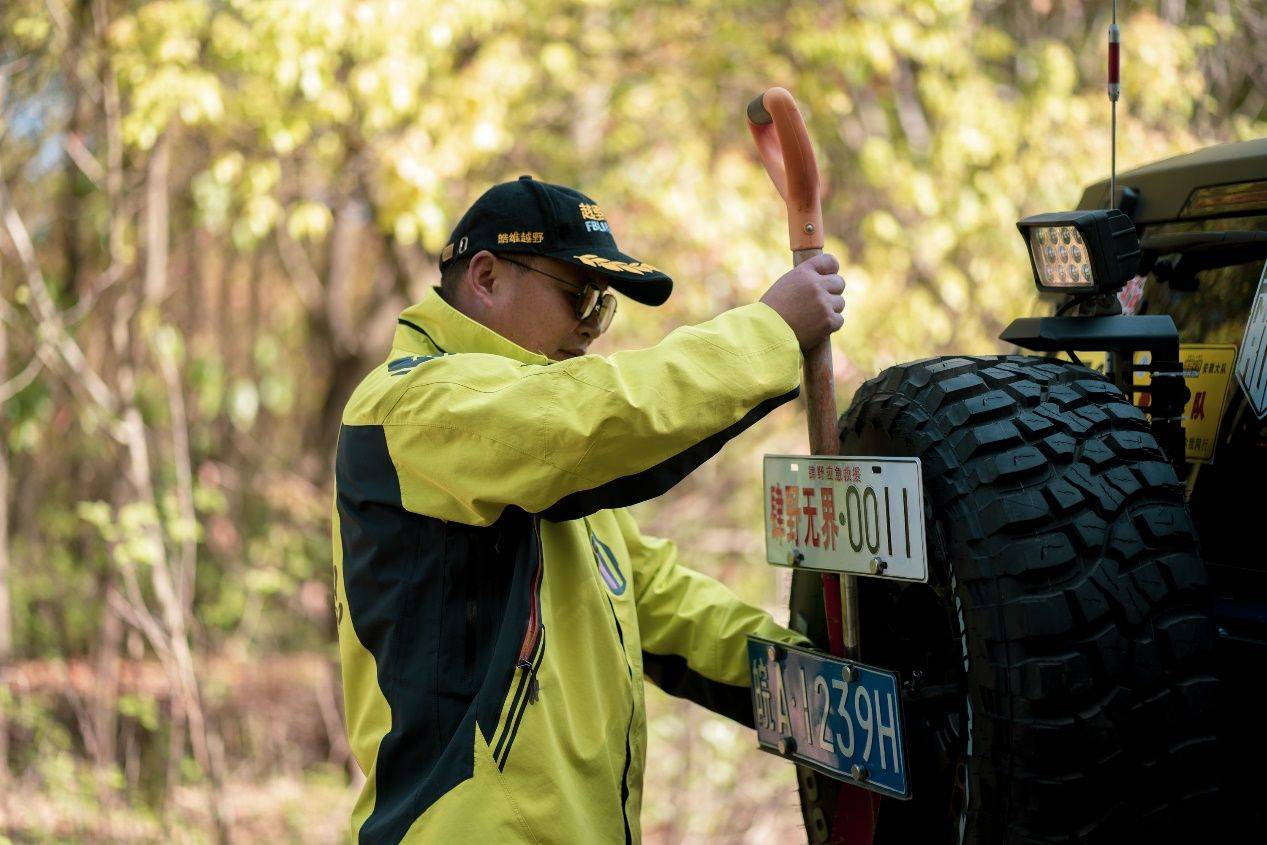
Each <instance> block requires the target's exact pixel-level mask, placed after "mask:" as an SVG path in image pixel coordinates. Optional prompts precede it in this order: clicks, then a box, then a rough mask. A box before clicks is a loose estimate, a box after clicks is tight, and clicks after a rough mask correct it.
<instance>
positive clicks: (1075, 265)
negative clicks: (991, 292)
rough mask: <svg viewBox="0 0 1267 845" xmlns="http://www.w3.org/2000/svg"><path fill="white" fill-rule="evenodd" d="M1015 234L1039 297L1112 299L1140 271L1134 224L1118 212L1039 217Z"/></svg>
mask: <svg viewBox="0 0 1267 845" xmlns="http://www.w3.org/2000/svg"><path fill="white" fill-rule="evenodd" d="M1016 228H1018V229H1020V231H1021V237H1023V238H1024V239H1025V246H1026V248H1027V249H1028V250H1029V264H1030V268H1031V269H1032V270H1033V271H1034V282H1035V283H1036V284H1037V285H1038V289H1039V290H1041V291H1050V292H1053V293H1096V292H1099V293H1112V292H1114V291H1117V290H1121V288H1122V286H1123V285H1125V284H1126V282H1127V281H1128V280H1129V279H1131V278H1132V277H1133V276H1134V275H1135V273H1136V271H1137V270H1138V269H1139V235H1138V234H1137V233H1136V232H1135V224H1133V223H1132V222H1131V218H1129V217H1127V216H1126V215H1125V214H1123V213H1122V212H1120V211H1118V210H1117V209H1116V208H1102V209H1097V210H1095V211H1056V212H1051V213H1048V214H1035V215H1033V216H1032V217H1026V218H1025V219H1024V220H1020V221H1017V224H1016Z"/></svg>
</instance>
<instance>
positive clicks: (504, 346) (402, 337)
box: [392, 287, 550, 364]
mask: <svg viewBox="0 0 1267 845" xmlns="http://www.w3.org/2000/svg"><path fill="white" fill-rule="evenodd" d="M392 349H399V350H401V351H404V352H412V353H415V354H428V353H433V352H486V353H489V354H492V355H501V356H502V357H503V358H513V359H514V360H516V361H519V362H520V363H523V364H549V363H550V359H549V358H547V357H546V356H544V355H540V354H538V353H536V352H530V351H528V350H527V349H524V348H523V347H522V346H520V345H519V344H517V343H515V342H513V341H510V340H507V339H506V338H504V337H502V336H501V335H499V334H498V333H497V332H495V331H493V330H492V329H490V328H489V327H488V326H486V325H484V324H483V323H480V322H478V321H476V320H472V319H471V318H470V317H468V316H466V315H465V314H463V313H462V312H461V311H459V310H457V309H456V308H454V307H453V306H452V305H450V304H449V303H447V302H445V301H444V297H442V296H440V288H438V287H432V288H431V289H430V290H428V291H427V292H426V294H425V295H424V296H423V297H422V301H420V302H417V303H415V304H413V305H410V306H409V307H408V308H406V309H405V310H404V311H402V312H400V319H399V322H398V325H397V326H396V336H395V338H394V339H393V340H392Z"/></svg>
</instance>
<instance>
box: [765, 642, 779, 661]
mask: <svg viewBox="0 0 1267 845" xmlns="http://www.w3.org/2000/svg"><path fill="white" fill-rule="evenodd" d="M765 656H766V657H768V658H769V659H770V662H772V663H778V662H779V661H780V660H782V659H783V649H782V648H780V647H779V646H777V645H775V644H774V643H770V644H769V645H768V646H766V647H765Z"/></svg>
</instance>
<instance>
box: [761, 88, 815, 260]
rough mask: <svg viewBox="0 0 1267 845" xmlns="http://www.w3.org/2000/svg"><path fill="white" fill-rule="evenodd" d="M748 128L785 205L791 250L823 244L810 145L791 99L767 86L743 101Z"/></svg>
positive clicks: (787, 95)
mask: <svg viewBox="0 0 1267 845" xmlns="http://www.w3.org/2000/svg"><path fill="white" fill-rule="evenodd" d="M748 131H749V132H751V133H752V139H753V140H754V141H756V143H757V151H758V152H759V153H760V154H761V163H762V164H764V165H765V169H766V173H769V174H770V181H772V182H773V183H774V187H775V188H776V189H778V192H779V196H781V197H783V202H784V203H786V204H787V223H788V237H789V240H790V242H791V246H792V251H793V252H799V251H801V250H807V249H822V248H823V209H822V197H821V194H820V192H819V186H818V163H817V162H816V161H815V160H814V147H813V146H812V145H811V144H810V140H809V132H808V130H806V128H805V121H804V119H803V118H802V117H801V112H800V110H799V109H798V108H797V107H796V100H794V99H792V95H791V94H789V93H788V92H787V89H785V88H769V89H767V90H766V91H765V93H763V94H762V95H761V96H760V97H757V98H756V99H755V100H753V101H752V102H751V103H749V104H748Z"/></svg>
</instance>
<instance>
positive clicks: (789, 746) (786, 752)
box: [779, 736, 796, 757]
mask: <svg viewBox="0 0 1267 845" xmlns="http://www.w3.org/2000/svg"><path fill="white" fill-rule="evenodd" d="M795 751H796V740H794V739H792V737H790V736H781V737H779V753H780V754H782V755H783V756H784V757H791V756H792V753H793V752H795Z"/></svg>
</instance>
